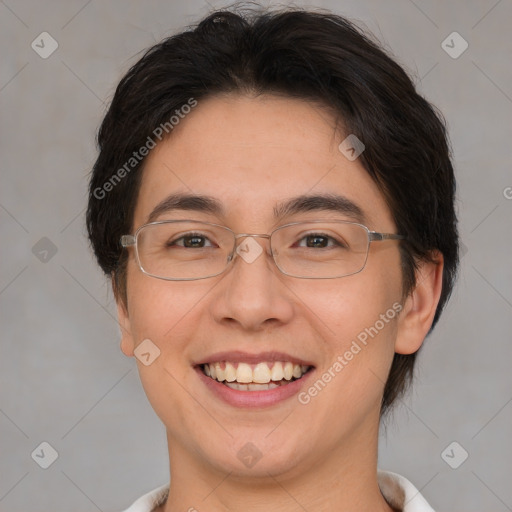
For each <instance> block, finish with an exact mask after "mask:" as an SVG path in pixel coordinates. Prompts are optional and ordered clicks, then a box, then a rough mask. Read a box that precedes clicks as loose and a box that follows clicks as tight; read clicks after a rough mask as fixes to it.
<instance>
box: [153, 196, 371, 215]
mask: <svg viewBox="0 0 512 512" xmlns="http://www.w3.org/2000/svg"><path fill="white" fill-rule="evenodd" d="M174 210H187V211H195V212H201V213H209V214H212V215H217V216H223V215H224V213H225V209H224V207H223V205H222V203H221V202H220V201H219V200H218V199H216V198H214V197H211V196H206V195H197V194H183V193H177V194H171V195H170V196H168V197H166V198H165V199H164V200H163V201H161V202H160V203H158V204H157V205H156V206H155V208H154V209H153V210H152V211H151V213H150V214H149V216H148V222H153V221H155V220H157V219H158V217H160V216H161V215H162V214H164V213H169V212H172V211H174ZM312 211H319V212H320V211H325V212H335V213H341V214H343V215H346V216H348V217H350V218H351V219H353V220H355V221H357V222H364V221H365V215H364V212H363V210H362V209H361V208H360V207H359V206H358V205H357V204H356V203H354V202H353V201H351V200H350V199H348V198H347V197H344V196H341V195H337V194H315V195H301V196H297V197H293V198H291V199H288V200H286V201H284V202H282V203H280V204H278V205H276V206H274V209H273V214H274V218H275V219H282V218H284V217H288V216H291V215H294V214H298V213H305V212H312Z"/></svg>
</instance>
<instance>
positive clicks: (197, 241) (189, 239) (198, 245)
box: [167, 233, 213, 249]
mask: <svg viewBox="0 0 512 512" xmlns="http://www.w3.org/2000/svg"><path fill="white" fill-rule="evenodd" d="M176 245H177V246H180V247H185V248H187V249H202V248H203V247H213V244H212V242H211V241H210V239H209V238H208V237H206V236H204V235H202V234H201V233H187V234H185V235H182V236H180V237H179V238H176V239H174V240H170V241H169V242H167V247H172V246H176Z"/></svg>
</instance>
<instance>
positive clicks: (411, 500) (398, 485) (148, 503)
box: [124, 470, 434, 512]
mask: <svg viewBox="0 0 512 512" xmlns="http://www.w3.org/2000/svg"><path fill="white" fill-rule="evenodd" d="M377 478H378V482H379V487H380V490H381V492H382V495H383V496H384V498H385V499H386V501H387V502H388V503H389V505H390V506H391V507H393V508H395V509H397V510H400V511H401V512H434V509H433V508H432V507H431V506H430V505H429V504H428V503H427V502H426V500H425V498H424V497H423V496H422V495H421V494H420V492H419V491H418V490H417V489H416V487H414V485H412V484H411V482H409V480H407V479H406V478H404V477H403V476H400V475H397V474H396V473H391V472H389V471H381V470H379V471H378V472H377ZM168 494H169V485H163V486H161V487H158V488H157V489H154V490H153V491H151V492H148V493H147V494H145V495H144V496H142V497H140V498H139V499H138V500H137V501H136V502H135V503H134V504H133V505H132V506H131V507H129V508H127V509H126V510H125V511H124V512H152V511H153V510H154V509H155V508H156V507H158V506H159V505H162V504H163V503H164V502H165V500H166V499H167V495H168Z"/></svg>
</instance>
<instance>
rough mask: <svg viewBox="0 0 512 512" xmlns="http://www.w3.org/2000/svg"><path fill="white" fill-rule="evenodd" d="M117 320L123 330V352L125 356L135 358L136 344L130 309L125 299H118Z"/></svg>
mask: <svg viewBox="0 0 512 512" xmlns="http://www.w3.org/2000/svg"><path fill="white" fill-rule="evenodd" d="M117 319H118V322H119V327H120V329H121V351H122V352H123V354H124V355H125V356H129V357H130V356H133V351H134V350H135V343H134V340H133V336H132V330H131V325H130V317H129V315H128V308H127V306H126V305H125V303H124V301H123V299H120V298H118V299H117Z"/></svg>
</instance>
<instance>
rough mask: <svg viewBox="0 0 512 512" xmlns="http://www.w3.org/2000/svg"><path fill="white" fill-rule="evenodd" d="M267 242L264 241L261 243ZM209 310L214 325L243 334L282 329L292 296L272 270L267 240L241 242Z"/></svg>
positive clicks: (273, 267)
mask: <svg viewBox="0 0 512 512" xmlns="http://www.w3.org/2000/svg"><path fill="white" fill-rule="evenodd" d="M265 238H267V239H265ZM233 258H234V261H232V262H231V265H230V266H229V268H228V270H227V271H226V272H225V274H224V275H223V276H222V282H221V283H219V285H218V286H216V287H215V289H216V290H217V292H216V296H215V297H214V298H213V299H212V302H211V304H212V305H211V307H212V313H213V316H214V318H215V319H216V321H217V322H220V323H224V324H232V325H236V326H238V327H239V328H241V329H244V330H247V331H261V330H264V329H267V328H269V327H270V326H277V325H284V324H286V323H287V322H289V321H290V320H291V318H292V317H293V311H294V308H293V302H292V297H293V294H292V293H291V292H290V291H289V289H288V288H287V287H286V285H285V284H284V282H283V280H284V279H285V276H284V275H283V274H281V273H280V272H279V270H278V268H277V267H276V266H275V263H274V261H273V258H272V255H271V253H270V243H269V240H268V237H258V236H250V237H245V238H241V240H240V241H239V243H238V244H237V249H236V252H235V254H234V256H233Z"/></svg>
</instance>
